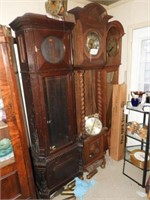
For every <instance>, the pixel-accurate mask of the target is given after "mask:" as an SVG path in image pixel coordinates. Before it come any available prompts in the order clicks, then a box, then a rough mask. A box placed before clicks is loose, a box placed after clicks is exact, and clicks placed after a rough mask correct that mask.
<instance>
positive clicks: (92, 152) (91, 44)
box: [69, 3, 110, 173]
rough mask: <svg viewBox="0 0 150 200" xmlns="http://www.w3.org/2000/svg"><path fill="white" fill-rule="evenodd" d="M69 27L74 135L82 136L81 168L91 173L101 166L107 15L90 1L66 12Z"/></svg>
mask: <svg viewBox="0 0 150 200" xmlns="http://www.w3.org/2000/svg"><path fill="white" fill-rule="evenodd" d="M69 12H70V13H72V14H74V15H75V18H76V25H75V27H74V29H73V47H74V51H73V52H74V54H73V56H74V70H75V94H76V109H77V126H78V134H79V135H80V136H81V137H83V141H84V148H83V160H84V169H85V170H86V171H88V172H89V173H93V171H95V170H96V168H97V166H99V165H100V163H101V160H102V165H101V166H102V167H104V166H105V158H104V155H105V148H104V135H105V134H107V128H106V127H104V124H103V108H102V101H103V95H104V94H102V82H101V71H102V69H103V68H104V67H105V65H106V33H107V23H108V20H109V18H110V16H109V15H108V14H107V12H106V10H105V9H104V7H103V6H101V5H100V4H98V3H90V4H88V5H86V6H85V7H84V8H80V7H77V8H74V9H72V10H70V11H69Z"/></svg>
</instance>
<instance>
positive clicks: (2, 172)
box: [0, 25, 36, 199]
mask: <svg viewBox="0 0 150 200" xmlns="http://www.w3.org/2000/svg"><path fill="white" fill-rule="evenodd" d="M12 45H13V38H12V36H11V32H10V29H9V28H7V27H5V26H1V25H0V184H1V192H0V199H31V198H32V199H36V195H35V191H34V182H33V175H32V168H31V162H30V156H29V150H28V144H27V137H26V132H25V125H24V120H23V113H22V110H21V102H20V96H19V92H18V85H17V81H16V77H15V73H14V68H15V60H14V58H15V57H14V49H13V47H12Z"/></svg>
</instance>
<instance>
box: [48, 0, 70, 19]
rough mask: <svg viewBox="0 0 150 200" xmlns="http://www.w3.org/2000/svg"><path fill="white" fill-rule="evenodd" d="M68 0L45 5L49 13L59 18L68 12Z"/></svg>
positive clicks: (59, 0)
mask: <svg viewBox="0 0 150 200" xmlns="http://www.w3.org/2000/svg"><path fill="white" fill-rule="evenodd" d="M66 3H67V1H66V0H48V1H47V2H46V3H45V7H46V11H47V13H49V14H51V15H54V16H58V15H62V14H63V13H64V12H65V11H66Z"/></svg>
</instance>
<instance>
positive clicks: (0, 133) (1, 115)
mask: <svg viewBox="0 0 150 200" xmlns="http://www.w3.org/2000/svg"><path fill="white" fill-rule="evenodd" d="M14 161H15V159H14V153H13V148H12V144H11V140H10V135H9V128H8V125H7V118H6V113H5V108H4V104H3V100H2V96H1V91H0V168H2V167H5V166H7V165H9V164H11V163H13V162H14Z"/></svg>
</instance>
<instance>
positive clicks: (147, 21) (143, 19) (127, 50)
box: [107, 0, 150, 96]
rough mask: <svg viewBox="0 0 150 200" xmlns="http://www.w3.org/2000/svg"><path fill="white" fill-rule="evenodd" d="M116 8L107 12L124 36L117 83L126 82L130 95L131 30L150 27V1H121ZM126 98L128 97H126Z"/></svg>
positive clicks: (111, 7)
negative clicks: (117, 22) (121, 26)
mask: <svg viewBox="0 0 150 200" xmlns="http://www.w3.org/2000/svg"><path fill="white" fill-rule="evenodd" d="M123 2H124V3H122V4H120V3H118V4H117V3H116V5H117V6H115V7H114V6H113V5H112V6H110V7H108V9H107V11H108V13H109V14H110V15H112V16H114V18H113V20H114V19H115V20H118V21H120V22H121V23H122V25H123V27H124V32H125V35H124V36H123V41H122V42H123V43H122V65H121V66H120V72H119V82H120V83H122V82H126V81H127V86H128V94H129V93H130V78H131V77H130V76H131V56H132V55H131V50H132V48H131V45H132V43H131V42H132V31H133V29H136V28H140V27H143V26H150V0H123ZM127 96H128V95H127Z"/></svg>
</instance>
